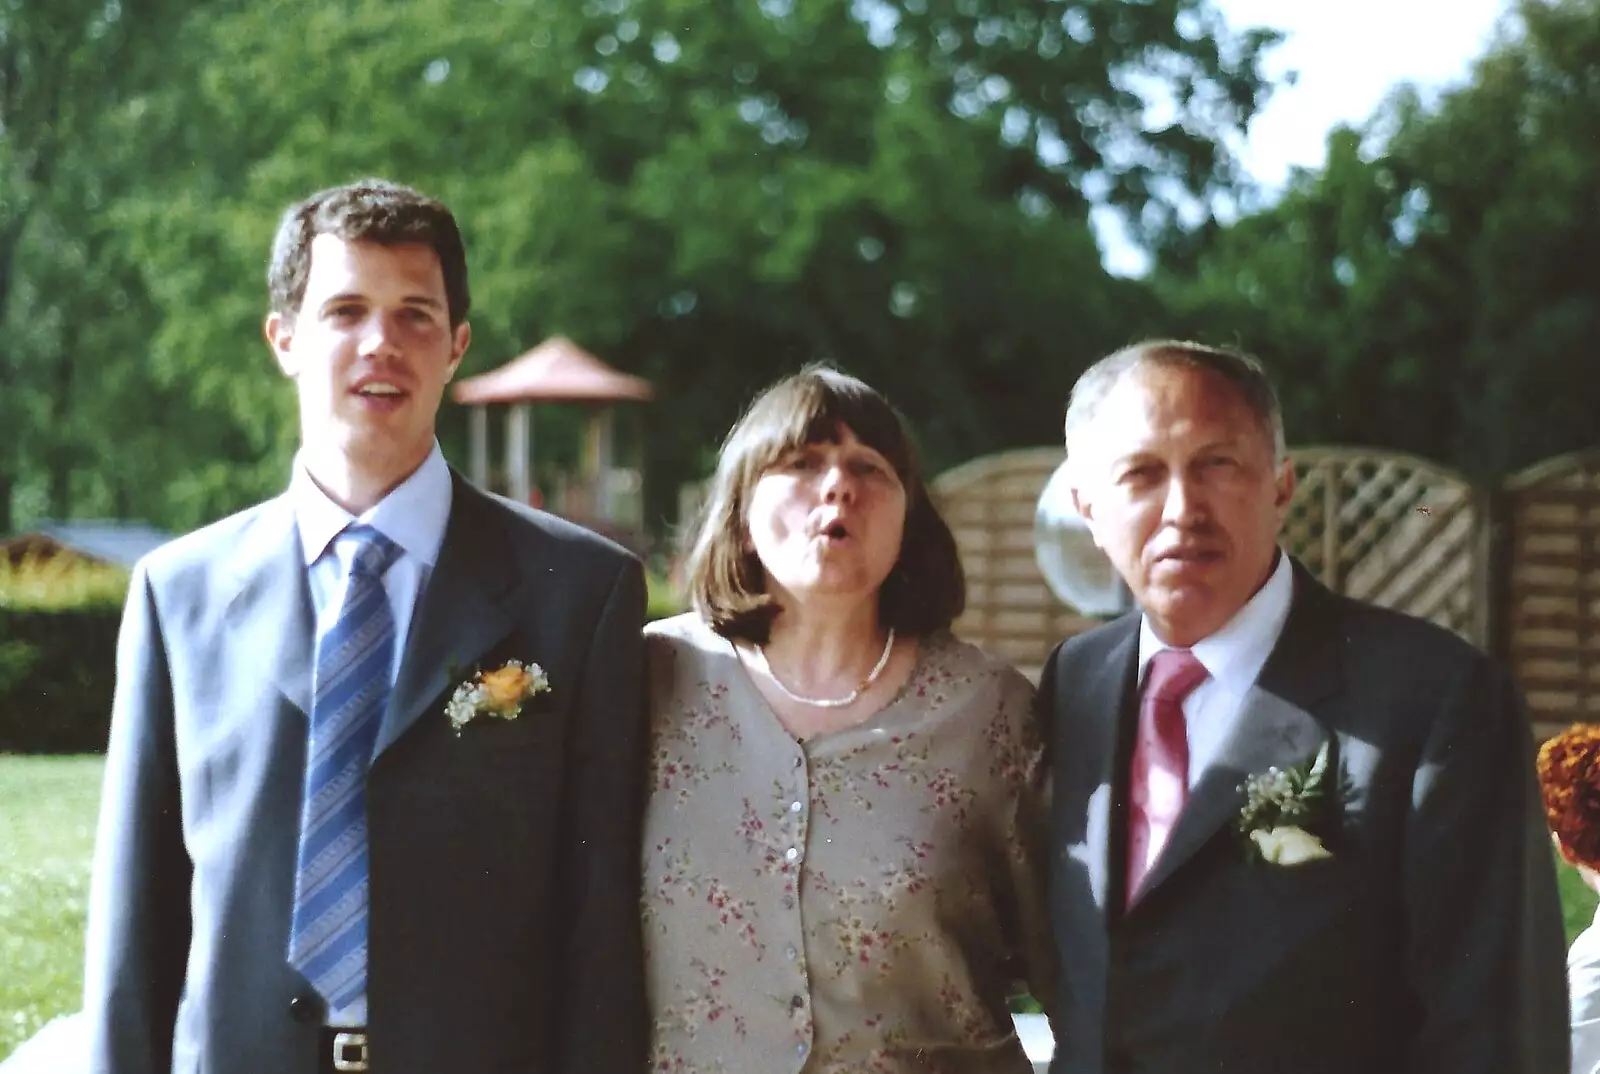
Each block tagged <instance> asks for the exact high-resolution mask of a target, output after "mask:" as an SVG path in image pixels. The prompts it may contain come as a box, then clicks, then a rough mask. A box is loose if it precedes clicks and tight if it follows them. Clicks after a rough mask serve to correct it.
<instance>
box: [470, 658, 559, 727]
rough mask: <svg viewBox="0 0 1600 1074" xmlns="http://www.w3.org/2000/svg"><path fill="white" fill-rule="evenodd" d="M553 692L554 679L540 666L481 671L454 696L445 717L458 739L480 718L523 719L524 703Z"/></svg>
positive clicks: (519, 665) (516, 664)
mask: <svg viewBox="0 0 1600 1074" xmlns="http://www.w3.org/2000/svg"><path fill="white" fill-rule="evenodd" d="M549 689H550V679H549V677H548V676H546V675H545V673H544V669H543V668H541V667H540V666H539V665H538V664H524V663H523V662H522V661H520V660H510V661H507V662H506V663H505V664H504V665H503V666H501V667H497V668H495V669H494V670H493V671H480V672H478V673H477V674H476V675H474V676H472V678H470V679H468V680H467V681H466V682H464V683H462V684H461V685H460V686H457V687H456V690H455V693H453V694H451V695H450V703H449V704H447V705H446V706H445V707H444V714H445V715H446V716H448V717H450V726H451V727H453V728H455V732H456V734H457V735H459V734H461V729H462V728H463V727H465V726H467V724H469V723H471V722H472V721H473V720H476V719H477V718H478V717H479V716H492V717H494V718H495V719H498V720H514V719H516V718H517V717H518V716H520V715H522V703H523V702H524V701H527V700H529V699H531V698H533V697H536V696H537V695H539V694H542V693H545V692H546V691H548V690H549Z"/></svg>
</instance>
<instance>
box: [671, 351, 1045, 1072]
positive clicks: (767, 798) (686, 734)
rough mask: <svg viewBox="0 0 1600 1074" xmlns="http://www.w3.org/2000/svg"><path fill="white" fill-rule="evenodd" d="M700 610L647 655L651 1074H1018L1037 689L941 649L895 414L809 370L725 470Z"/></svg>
mask: <svg viewBox="0 0 1600 1074" xmlns="http://www.w3.org/2000/svg"><path fill="white" fill-rule="evenodd" d="M687 569H688V577H689V584H690V589H691V592H692V593H693V596H694V603H695V609H696V610H695V611H694V612H693V613H690V614H688V615H683V616H679V617H678V618H676V619H671V620H667V621H666V622H664V623H658V624H654V625H653V626H652V627H651V628H650V629H649V632H648V639H647V640H648V649H649V654H650V661H651V674H652V724H653V727H652V734H653V752H652V762H651V772H650V804H649V808H648V812H647V815H646V821H645V825H646V828H645V847H644V870H645V892H644V919H645V943H646V951H647V956H648V962H649V986H650V992H651V995H650V1001H651V1008H652V1014H653V1017H654V1040H655V1044H654V1057H653V1065H652V1069H653V1070H655V1071H662V1072H669V1071H670V1072H681V1074H712V1072H729V1074H734V1072H739V1074H742V1072H746V1071H761V1072H763V1074H768V1072H779V1071H806V1072H807V1074H812V1072H817V1074H822V1072H841V1074H842V1072H845V1071H850V1072H852V1074H854V1072H859V1071H884V1072H899V1071H905V1072H910V1071H917V1072H919V1074H931V1072H937V1071H960V1072H962V1074H986V1072H997V1074H998V1072H1005V1074H1025V1072H1027V1071H1028V1070H1030V1066H1029V1064H1028V1060H1027V1058H1026V1056H1025V1054H1024V1052H1023V1049H1022V1046H1021V1044H1020V1042H1019V1041H1018V1040H1017V1037H1016V1034H1015V1032H1014V1030H1013V1027H1012V1022H1011V1018H1010V1014H1009V1009H1008V1002H1007V1001H1008V997H1009V996H1010V995H1011V994H1012V993H1013V992H1014V991H1015V990H1016V988H1015V986H1016V984H1017V982H1018V981H1019V980H1025V981H1026V982H1027V984H1028V985H1029V986H1031V989H1032V991H1033V992H1034V994H1035V995H1038V996H1040V997H1041V998H1044V996H1045V994H1046V993H1047V991H1048V989H1049V986H1050V979H1051V976H1052V973H1051V968H1050V966H1049V963H1048V959H1049V957H1050V952H1051V951H1052V950H1053V946H1052V944H1051V943H1050V941H1049V937H1048V927H1049V926H1048V920H1047V916H1046V907H1045V867H1046V861H1045V849H1044V839H1045V830H1046V818H1045V805H1044V795H1043V783H1044V766H1043V746H1042V739H1041V735H1040V733H1039V731H1038V729H1036V728H1035V727H1034V725H1033V723H1032V706H1031V701H1032V689H1031V687H1030V685H1029V683H1028V681H1027V680H1026V679H1024V678H1023V677H1022V676H1021V675H1020V674H1018V673H1017V672H1016V671H1015V670H1013V669H1012V668H1010V667H1009V666H1006V665H1004V664H1001V663H999V662H997V661H995V660H993V659H991V658H989V657H987V656H985V655H984V654H983V653H981V652H979V651H978V650H977V649H976V648H974V647H972V646H971V645H967V644H965V643H963V642H961V641H958V640H957V639H956V638H955V637H953V636H952V635H951V634H950V632H949V626H950V623H951V622H952V620H953V619H954V618H955V616H956V615H957V614H959V613H960V611H961V608H962V605H963V603H964V599H965V595H964V593H965V591H964V583H963V580H962V575H961V567H960V563H959V561H958V559H957V556H956V548H955V541H954V539H953V538H952V536H951V534H950V530H949V528H948V527H947V526H946V525H945V523H944V521H943V519H941V518H940V517H939V514H938V512H937V510H936V509H935V508H934V506H933V504H932V503H931V502H930V500H929V498H928V493H927V490H926V488H925V487H924V486H923V483H922V481H921V478H920V477H919V476H918V474H917V470H916V466H915V463H914V461H913V458H912V452H911V447H910V443H909V439H908V437H907V435H906V432H905V429H904V426H903V424H902V423H901V421H900V418H899V416H898V415H897V414H896V413H895V412H894V411H893V410H892V409H891V408H890V407H889V405H888V403H887V402H886V401H885V400H884V399H883V397H882V396H880V395H879V394H878V393H877V392H876V391H874V390H873V389H871V388H870V387H868V386H867V385H865V384H863V383H862V382H861V381H859V380H856V379H854V378H852V377H847V376H844V375H842V374H840V373H837V372H834V371H832V370H828V369H823V368H810V369H807V370H805V371H803V372H801V373H799V374H797V375H795V376H793V377H789V378H787V379H785V380H783V381H781V382H779V383H778V384H776V385H774V386H773V387H772V388H770V389H768V391H767V392H766V393H765V394H763V395H762V396H761V397H760V398H759V399H757V400H756V402H755V403H754V404H753V405H752V407H751V409H750V410H749V411H748V412H747V413H746V414H745V416H744V417H743V418H742V419H741V420H740V422H739V423H738V425H737V426H735V428H734V429H733V431H732V433H731V434H730V435H729V438H728V441H727V443H726V445H725V446H724V448H723V451H722V455H721V459H720V463H719V465H718V468H717V473H716V477H715V479H714V481H713V485H712V490H711V494H710V497H709V500H708V503H707V507H706V511H705V513H704V515H703V517H702V519H701V523H700V527H699V530H698V533H697V535H696V539H695V541H694V544H693V547H692V551H691V553H690V556H689V559H688V564H687Z"/></svg>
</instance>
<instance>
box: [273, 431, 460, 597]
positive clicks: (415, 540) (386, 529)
mask: <svg viewBox="0 0 1600 1074" xmlns="http://www.w3.org/2000/svg"><path fill="white" fill-rule="evenodd" d="M451 495H452V487H451V479H450V467H449V466H448V465H446V463H445V461H444V452H442V451H441V450H439V442H438V441H437V440H435V441H434V443H433V450H432V451H430V452H428V457H427V458H426V459H424V460H422V465H421V466H418V467H417V468H416V469H415V470H413V471H412V472H411V476H410V477H408V478H406V479H405V480H404V481H402V482H400V484H399V485H397V486H396V487H395V488H394V490H393V491H391V492H390V493H389V494H388V495H387V496H385V497H384V498H383V499H381V500H379V501H378V502H377V504H375V505H374V506H373V507H372V508H370V509H369V510H367V511H366V512H364V513H363V514H362V515H361V516H360V517H359V518H357V517H356V516H354V515H352V514H351V513H350V512H349V511H346V510H345V509H344V508H343V507H340V506H339V505H338V504H337V503H334V502H333V500H331V499H330V498H329V497H328V494H327V493H325V492H323V491H322V489H320V488H318V487H317V483H316V482H315V481H313V480H312V479H311V472H310V471H309V470H307V469H306V466H305V460H304V459H302V458H301V456H300V454H299V453H298V452H296V454H295V458H294V469H293V471H292V474H291V476H290V478H289V500H290V502H291V503H292V504H293V505H294V517H295V523H296V525H298V526H299V528H300V547H301V548H302V549H303V551H304V552H305V557H306V566H308V567H309V566H310V565H311V564H313V563H315V562H316V561H317V560H318V559H320V558H321V557H322V553H323V552H325V551H327V549H328V546H329V545H330V544H331V543H332V542H333V539H334V538H335V537H337V536H339V534H340V533H341V532H343V530H344V528H345V527H346V526H348V525H350V524H351V523H352V522H363V523H366V524H367V525H369V526H371V527H372V528H374V529H376V530H377V531H378V532H379V533H381V534H383V535H384V536H385V537H387V538H389V540H391V541H393V542H394V543H395V544H397V545H399V546H400V548H401V549H402V550H403V551H404V552H405V554H406V555H408V556H415V557H416V558H417V559H419V560H421V561H422V563H423V564H424V565H425V566H427V567H428V568H429V569H432V567H433V565H434V563H435V562H437V561H438V558H439V548H440V547H441V546H442V545H443V544H444V529H445V524H446V522H448V521H449V518H450V502H451Z"/></svg>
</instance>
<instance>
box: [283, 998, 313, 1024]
mask: <svg viewBox="0 0 1600 1074" xmlns="http://www.w3.org/2000/svg"><path fill="white" fill-rule="evenodd" d="M289 1017H291V1018H293V1019H294V1020H295V1021H296V1022H299V1023H300V1024H301V1025H309V1024H311V1023H312V1022H315V1021H316V1020H317V1019H318V1017H319V1012H318V1010H317V1001H316V1000H314V999H312V998H311V997H310V996H296V997H294V998H293V999H291V1000H290V1001H289Z"/></svg>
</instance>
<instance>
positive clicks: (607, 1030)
mask: <svg viewBox="0 0 1600 1074" xmlns="http://www.w3.org/2000/svg"><path fill="white" fill-rule="evenodd" d="M644 608H645V586H644V574H643V571H642V568H641V567H640V565H639V563H638V561H636V560H629V561H628V563H627V565H626V566H625V567H624V568H623V569H622V571H621V573H620V574H619V575H618V577H617V579H616V581H615V583H614V585H613V587H612V590H611V595H610V598H609V599H608V600H607V602H606V606H605V609H604V611H603V612H602V613H601V615H600V620H599V625H598V627H597V629H596V630H595V635H594V640H593V643H592V645H591V647H590V650H589V656H588V660H587V663H586V665H585V667H584V671H583V684H582V687H581V689H582V696H581V699H580V704H579V711H578V719H577V721H576V722H575V724H574V726H573V732H572V738H571V740H570V745H569V747H568V749H569V751H570V752H569V768H568V773H567V786H568V791H567V806H566V822H565V827H566V830H565V832H564V833H563V838H564V840H565V850H564V857H565V862H564V865H565V868H564V876H565V881H564V886H565V891H564V896H565V900H566V905H565V920H566V921H567V922H569V923H570V924H569V926H568V933H567V941H566V950H565V952H564V960H565V966H566V972H565V973H564V974H563V975H562V979H563V980H564V981H566V982H567V984H568V987H567V990H566V994H565V997H564V1001H565V1004H566V1009H565V1011H564V1012H563V1017H562V1018H561V1026H562V1029H561V1033H562V1064H561V1067H560V1069H561V1070H562V1071H563V1072H565V1074H638V1072H639V1071H642V1070H644V1069H645V1067H646V1058H647V1051H648V1047H649V1039H648V1038H649V1034H648V1028H647V1019H646V1014H645V999H644V994H645V993H644V954H643V943H642V937H641V924H640V919H639V891H640V883H641V880H640V870H641V864H640V850H639V840H640V838H641V835H640V829H641V824H642V811H643V794H644V778H645V777H644V768H645V741H646V740H645V693H644V639H643V635H642V630H643V627H644Z"/></svg>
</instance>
